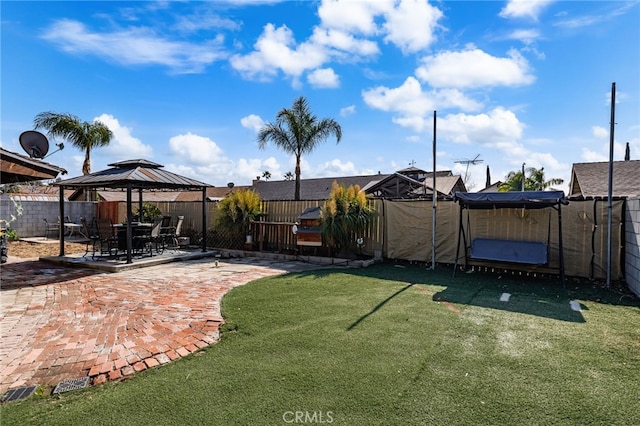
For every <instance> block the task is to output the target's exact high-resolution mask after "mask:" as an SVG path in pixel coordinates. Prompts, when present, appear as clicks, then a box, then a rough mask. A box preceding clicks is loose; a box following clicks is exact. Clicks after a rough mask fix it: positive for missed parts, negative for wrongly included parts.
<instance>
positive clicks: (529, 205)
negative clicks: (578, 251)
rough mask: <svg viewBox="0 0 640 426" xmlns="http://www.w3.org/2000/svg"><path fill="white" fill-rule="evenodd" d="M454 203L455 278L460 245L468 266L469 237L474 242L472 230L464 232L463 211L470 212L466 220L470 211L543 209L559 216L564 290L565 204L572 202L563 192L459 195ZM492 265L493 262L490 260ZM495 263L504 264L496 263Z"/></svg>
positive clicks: (560, 262)
mask: <svg viewBox="0 0 640 426" xmlns="http://www.w3.org/2000/svg"><path fill="white" fill-rule="evenodd" d="M454 201H456V202H457V203H458V204H459V206H460V209H459V220H458V222H459V227H458V243H457V246H456V260H455V264H454V269H453V275H454V276H455V273H456V270H457V269H458V260H459V259H460V257H461V256H460V243H461V242H464V260H465V266H466V265H468V264H469V245H468V243H467V237H468V238H469V239H471V235H470V234H471V229H470V227H469V229H468V234H469V235H467V233H465V231H464V221H463V212H464V211H465V210H467V218H468V217H469V214H471V210H490V209H504V208H522V209H544V208H551V209H553V210H555V211H556V212H557V217H558V251H559V253H558V254H559V256H558V258H559V267H558V269H559V271H558V272H559V274H560V279H561V281H562V285H563V287H564V286H565V273H564V251H563V245H562V205H563V204H564V205H567V204H569V200H568V199H567V198H566V197H565V195H564V192H563V191H521V192H478V193H470V192H456V193H455V195H454ZM488 262H491V261H488ZM495 262H496V263H504V262H499V261H495Z"/></svg>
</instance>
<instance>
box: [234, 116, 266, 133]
mask: <svg viewBox="0 0 640 426" xmlns="http://www.w3.org/2000/svg"><path fill="white" fill-rule="evenodd" d="M240 124H241V125H242V127H245V128H247V129H251V130H253V131H254V132H256V133H258V131H260V129H261V128H262V127H263V126H264V124H265V122H264V120H263V119H262V118H261V117H260V116H259V115H255V114H249V115H247V116H246V117H242V118H241V119H240Z"/></svg>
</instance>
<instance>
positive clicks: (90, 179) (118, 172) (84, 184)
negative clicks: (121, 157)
mask: <svg viewBox="0 0 640 426" xmlns="http://www.w3.org/2000/svg"><path fill="white" fill-rule="evenodd" d="M109 166H112V168H110V169H105V170H102V171H99V172H95V173H91V174H88V175H84V176H78V177H75V178H71V179H66V180H63V181H60V182H56V183H53V184H52V185H56V186H59V187H60V217H61V218H63V217H65V212H64V189H65V188H75V189H84V190H85V191H86V190H97V189H124V190H126V191H127V249H126V250H127V263H132V262H133V259H132V248H133V226H132V216H133V214H132V208H131V205H132V193H133V191H134V190H137V191H138V203H139V205H140V211H142V204H143V203H142V193H143V191H145V190H158V189H163V190H173V191H201V192H202V252H206V251H207V204H206V203H207V187H208V186H210V185H207V184H206V183H203V182H200V181H197V180H194V179H191V178H187V177H184V176H180V175H177V174H175V173H172V172H168V171H166V170H162V167H164V166H162V165H160V164H157V163H153V162H151V161H148V160H141V159H138V160H127V161H121V162H118V163H112V164H109ZM63 228H64V227H62V226H61V227H60V254H59V255H60V256H64V231H63Z"/></svg>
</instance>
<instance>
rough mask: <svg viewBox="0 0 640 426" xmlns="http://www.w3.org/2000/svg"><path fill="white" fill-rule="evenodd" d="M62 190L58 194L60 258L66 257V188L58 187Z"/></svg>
mask: <svg viewBox="0 0 640 426" xmlns="http://www.w3.org/2000/svg"><path fill="white" fill-rule="evenodd" d="M58 188H59V189H60V193H59V194H58V201H59V203H60V205H59V206H58V207H59V211H58V214H59V215H60V216H58V228H59V229H58V238H59V239H60V246H59V247H60V253H59V256H64V217H65V214H64V186H62V185H60V186H59V187H58Z"/></svg>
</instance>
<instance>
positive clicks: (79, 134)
mask: <svg viewBox="0 0 640 426" xmlns="http://www.w3.org/2000/svg"><path fill="white" fill-rule="evenodd" d="M33 124H34V126H35V128H36V129H38V128H44V129H47V131H48V132H49V135H50V136H52V137H61V138H65V139H67V140H68V141H69V142H71V144H72V145H73V146H75V147H76V148H78V149H80V150H83V151H84V162H83V163H82V174H83V175H88V174H90V173H91V150H92V149H93V148H96V147H99V146H106V145H109V142H111V138H112V137H113V133H112V132H111V130H109V128H108V127H107V126H106V125H105V124H103V123H102V122H100V121H94V122H88V121H81V120H80V119H79V118H78V117H76V116H75V115H71V114H57V113H54V112H41V113H40V114H38V115H36V118H35V119H34V120H33Z"/></svg>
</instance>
